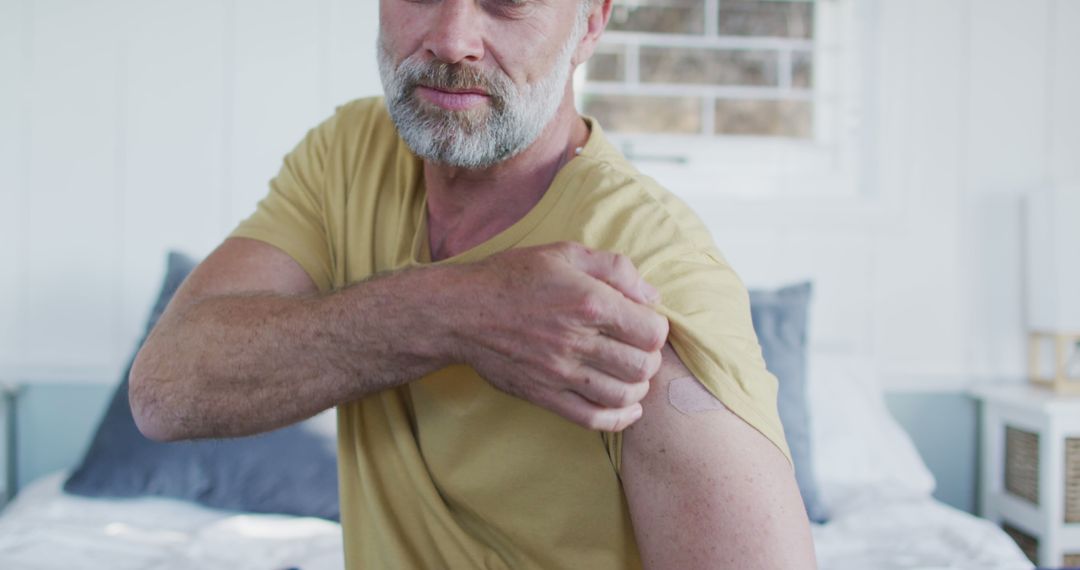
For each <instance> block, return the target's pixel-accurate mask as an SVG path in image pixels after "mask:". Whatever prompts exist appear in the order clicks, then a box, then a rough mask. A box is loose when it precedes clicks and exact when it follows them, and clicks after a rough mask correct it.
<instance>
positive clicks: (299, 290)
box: [162, 238, 318, 321]
mask: <svg viewBox="0 0 1080 570" xmlns="http://www.w3.org/2000/svg"><path fill="white" fill-rule="evenodd" d="M316 292H318V288H317V286H316V285H315V282H314V281H313V280H312V279H311V277H310V276H309V275H308V274H307V272H306V271H304V269H303V267H301V266H300V264H299V263H297V262H296V261H295V260H294V259H293V258H292V257H290V256H289V255H288V254H287V253H285V252H284V251H282V250H280V249H278V248H276V247H274V246H272V245H270V244H267V243H264V242H261V241H259V240H255V239H249V238H229V239H226V240H225V241H224V242H223V243H222V244H221V245H220V246H218V247H217V249H215V250H214V251H213V252H212V253H211V254H210V255H208V256H207V257H206V259H204V260H203V261H202V262H201V263H200V264H199V265H198V266H196V267H195V269H194V270H192V272H191V275H189V276H188V278H187V279H186V280H185V281H184V283H183V284H182V285H181V286H180V288H179V289H177V291H176V294H175V295H174V296H173V299H172V301H171V302H170V303H169V306H168V308H167V309H166V310H165V313H164V315H163V316H162V321H164V320H166V318H167V317H168V316H169V315H171V314H173V313H175V312H177V311H178V310H180V309H181V308H182V307H185V306H187V305H188V304H190V303H192V302H195V301H198V300H200V299H204V298H207V297H214V296H219V295H235V294H245V293H275V294H279V295H306V294H313V293H316Z"/></svg>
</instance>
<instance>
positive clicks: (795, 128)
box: [716, 99, 813, 139]
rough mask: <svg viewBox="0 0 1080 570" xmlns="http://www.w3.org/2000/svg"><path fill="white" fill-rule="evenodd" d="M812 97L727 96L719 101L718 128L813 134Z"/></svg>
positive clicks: (736, 131)
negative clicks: (769, 99)
mask: <svg viewBox="0 0 1080 570" xmlns="http://www.w3.org/2000/svg"><path fill="white" fill-rule="evenodd" d="M810 119H811V107H810V102H809V101H755V100H733V99H725V100H720V101H717V102H716V132H717V134H725V135H762V136H779V137H792V138H800V139H805V138H810V136H811V134H812V132H811V131H812V128H813V127H812V125H811V120H810Z"/></svg>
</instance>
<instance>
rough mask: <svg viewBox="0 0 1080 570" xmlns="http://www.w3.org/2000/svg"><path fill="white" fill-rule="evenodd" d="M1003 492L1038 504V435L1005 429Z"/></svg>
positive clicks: (1014, 429)
mask: <svg viewBox="0 0 1080 570" xmlns="http://www.w3.org/2000/svg"><path fill="white" fill-rule="evenodd" d="M1078 468H1080V466H1078ZM1005 490H1006V491H1008V492H1009V493H1012V494H1013V495H1016V496H1017V497H1021V498H1024V499H1027V500H1028V501H1031V502H1032V503H1033V504H1035V505H1038V504H1039V434H1037V433H1031V432H1028V431H1024V430H1021V429H1017V428H1014V427H1009V426H1006V427H1005Z"/></svg>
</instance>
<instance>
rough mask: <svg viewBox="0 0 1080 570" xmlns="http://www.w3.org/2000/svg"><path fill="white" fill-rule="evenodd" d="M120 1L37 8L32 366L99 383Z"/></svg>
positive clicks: (111, 316)
mask: <svg viewBox="0 0 1080 570" xmlns="http://www.w3.org/2000/svg"><path fill="white" fill-rule="evenodd" d="M123 8H124V6H123V5H122V4H121V3H120V2H117V1H99V2H76V1H67V2H48V3H45V2H34V3H32V10H33V14H32V18H33V30H34V36H33V41H32V45H31V48H30V57H31V61H30V66H31V72H32V75H31V78H32V79H31V82H30V91H29V92H30V100H31V104H30V113H29V117H28V119H27V120H29V121H30V124H31V132H30V137H29V139H30V140H29V144H28V168H29V180H28V184H27V186H26V188H25V191H26V192H28V194H29V196H28V204H27V211H25V212H23V213H22V215H25V216H26V224H27V228H28V231H27V236H26V240H27V259H26V271H27V284H28V286H27V288H26V290H25V291H24V294H25V303H26V311H27V312H26V322H25V323H23V326H22V330H23V333H24V334H25V337H26V351H25V353H24V354H23V356H24V357H25V359H26V362H29V363H33V364H34V367H35V368H36V369H39V370H42V371H44V370H60V371H65V370H78V371H79V374H89V375H94V374H95V372H94V371H95V370H96V371H98V372H102V371H104V370H107V369H108V368H109V367H110V364H111V355H112V354H113V352H114V347H115V342H116V338H117V327H116V325H117V315H118V310H117V306H116V305H117V297H118V296H117V295H116V294H115V283H116V275H117V272H118V270H119V263H118V262H119V259H118V249H117V248H116V247H115V244H116V243H117V240H118V239H119V231H120V230H119V221H120V219H119V204H120V200H121V199H122V195H123V188H122V183H123V180H122V176H120V175H119V170H120V168H121V165H122V164H123V161H124V159H125V157H124V156H123V144H124V143H123V140H124V132H123V125H122V122H121V121H120V109H121V108H122V105H123V101H122V98H121V96H120V91H121V85H122V81H123V77H124V73H125V71H124V58H125V52H124V41H123V37H122V35H121V34H116V33H112V30H114V29H115V28H116V24H115V23H116V22H118V21H122V20H123V19H124V18H125V17H126V14H125V13H124V10H123Z"/></svg>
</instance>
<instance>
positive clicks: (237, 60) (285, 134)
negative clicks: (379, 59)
mask: <svg viewBox="0 0 1080 570" xmlns="http://www.w3.org/2000/svg"><path fill="white" fill-rule="evenodd" d="M326 2H327V0H318V1H311V0H280V1H278V2H265V1H263V0H235V7H236V10H235V15H234V20H233V26H234V27H235V28H234V29H235V31H234V39H233V42H234V43H233V48H232V51H233V56H232V57H233V60H232V71H231V77H232V81H233V84H232V101H231V113H232V121H231V139H230V141H229V145H230V147H229V150H228V159H229V161H230V169H231V180H230V187H231V192H232V195H231V203H230V211H229V213H228V222H227V226H228V227H227V228H225V231H228V230H231V229H232V226H233V225H235V223H236V222H238V221H239V220H241V219H243V218H245V217H247V216H248V215H250V214H251V212H253V211H254V208H255V204H256V203H257V202H258V200H259V199H261V198H262V197H263V196H265V195H266V193H267V190H268V187H267V182H269V180H270V179H271V178H273V176H274V175H275V174H277V172H278V169H279V168H280V167H281V159H282V157H284V155H285V154H286V153H287V152H288V151H290V150H291V149H292V148H293V147H294V146H295V145H296V144H297V143H298V142H300V140H301V139H302V138H303V137H304V134H305V133H307V131H308V130H309V129H310V128H312V127H314V126H315V125H316V124H318V123H319V122H320V121H322V120H323V119H325V118H326V117H329V116H330V114H331V112H332V111H333V107H332V106H331V107H329V108H326V107H324V106H323V103H322V101H324V100H325V99H326V97H325V96H324V95H323V94H322V93H321V92H320V91H321V89H322V88H323V86H324V85H326V83H325V82H324V80H323V77H324V74H325V73H326V71H327V66H326V65H325V61H323V60H321V59H320V57H321V56H322V55H323V54H325V53H326V51H325V49H323V48H322V47H321V45H320V42H324V41H329V39H328V38H327V37H326V35H325V34H322V33H321V32H322V26H321V25H320V20H321V16H320V13H321V11H322V10H325V9H326Z"/></svg>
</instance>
